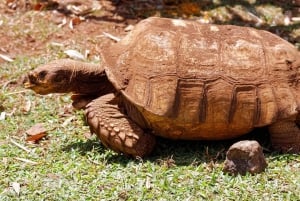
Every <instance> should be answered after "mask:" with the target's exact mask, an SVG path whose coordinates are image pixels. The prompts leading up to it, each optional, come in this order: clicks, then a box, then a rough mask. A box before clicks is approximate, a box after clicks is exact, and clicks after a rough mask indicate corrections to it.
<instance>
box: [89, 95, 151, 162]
mask: <svg viewBox="0 0 300 201" xmlns="http://www.w3.org/2000/svg"><path fill="white" fill-rule="evenodd" d="M85 114H86V118H87V122H88V124H89V126H90V129H91V132H93V133H96V135H97V136H98V137H99V139H100V140H101V142H102V143H103V144H104V145H105V146H106V147H108V148H111V149H112V150H114V151H116V152H119V153H120V152H121V153H124V154H126V155H130V156H139V157H143V156H145V155H148V154H150V152H151V151H152V150H153V148H154V145H155V137H154V136H153V135H150V134H147V133H145V132H144V131H143V130H142V129H141V128H140V127H139V126H138V125H137V124H136V123H135V122H133V121H132V120H131V119H130V118H129V117H128V116H126V115H125V114H123V113H121V111H120V108H119V107H118V102H117V99H116V97H115V95H114V94H107V95H104V96H101V97H99V98H97V99H95V100H94V101H92V102H91V103H89V104H88V105H87V106H86V109H85Z"/></svg>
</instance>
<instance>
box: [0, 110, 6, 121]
mask: <svg viewBox="0 0 300 201" xmlns="http://www.w3.org/2000/svg"><path fill="white" fill-rule="evenodd" d="M5 116H6V113H5V112H1V114H0V121H3V120H5Z"/></svg>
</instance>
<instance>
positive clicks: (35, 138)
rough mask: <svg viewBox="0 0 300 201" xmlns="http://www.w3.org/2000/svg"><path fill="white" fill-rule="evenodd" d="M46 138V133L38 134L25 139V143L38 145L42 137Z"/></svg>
mask: <svg viewBox="0 0 300 201" xmlns="http://www.w3.org/2000/svg"><path fill="white" fill-rule="evenodd" d="M45 136H47V134H46V133H40V134H36V135H31V136H28V137H27V138H26V141H27V142H31V143H38V142H39V141H40V140H41V139H42V138H43V137H45Z"/></svg>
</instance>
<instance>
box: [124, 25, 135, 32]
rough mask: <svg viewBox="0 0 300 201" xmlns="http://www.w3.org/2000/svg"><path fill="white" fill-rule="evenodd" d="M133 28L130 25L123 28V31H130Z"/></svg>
mask: <svg viewBox="0 0 300 201" xmlns="http://www.w3.org/2000/svg"><path fill="white" fill-rule="evenodd" d="M133 28H134V26H133V25H131V24H130V25H128V26H127V27H125V29H124V31H126V32H127V31H131V30H132V29H133Z"/></svg>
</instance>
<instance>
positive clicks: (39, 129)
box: [26, 123, 47, 135]
mask: <svg viewBox="0 0 300 201" xmlns="http://www.w3.org/2000/svg"><path fill="white" fill-rule="evenodd" d="M46 132H47V130H46V129H45V128H44V126H43V124H41V123H38V124H35V125H34V126H32V127H31V128H29V129H28V130H27V131H26V133H27V135H38V134H42V133H46Z"/></svg>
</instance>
